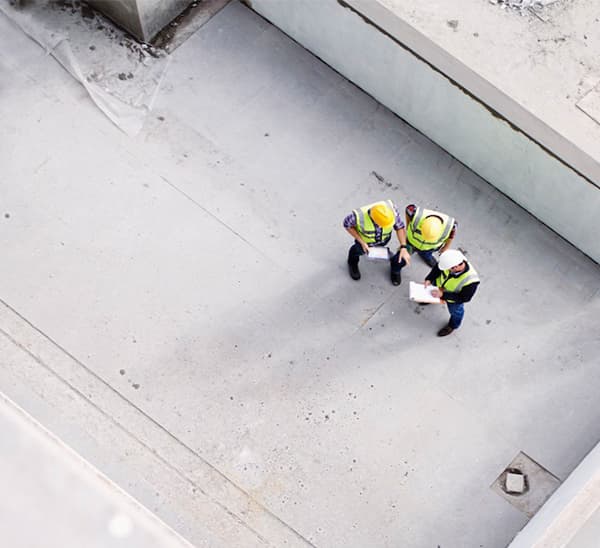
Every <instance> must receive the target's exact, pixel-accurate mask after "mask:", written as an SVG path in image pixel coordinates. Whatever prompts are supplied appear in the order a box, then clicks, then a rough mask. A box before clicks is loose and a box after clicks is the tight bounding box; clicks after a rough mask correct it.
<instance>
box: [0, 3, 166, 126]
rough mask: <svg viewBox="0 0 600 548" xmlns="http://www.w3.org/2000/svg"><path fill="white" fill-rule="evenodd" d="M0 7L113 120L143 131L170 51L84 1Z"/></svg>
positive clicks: (5, 5)
mask: <svg viewBox="0 0 600 548" xmlns="http://www.w3.org/2000/svg"><path fill="white" fill-rule="evenodd" d="M0 10H1V11H3V12H4V14H5V15H6V16H7V17H8V18H9V19H11V20H13V21H14V22H15V23H16V24H17V25H18V26H20V27H21V28H22V30H23V31H24V32H25V33H26V34H28V35H29V36H30V37H31V38H32V39H33V40H35V41H36V42H38V43H39V44H40V45H41V46H43V47H44V48H45V49H46V51H47V52H48V53H50V54H51V55H53V56H54V57H55V58H56V59H57V60H58V61H59V63H61V64H62V65H63V66H64V67H65V68H66V69H67V70H68V71H69V72H70V73H71V75H72V76H73V77H75V78H76V79H77V80H79V81H80V82H81V83H82V85H83V86H84V87H85V88H86V90H87V91H88V92H89V94H90V97H91V98H92V100H93V101H94V102H95V103H96V105H97V106H98V107H99V108H100V109H101V110H102V111H103V112H104V113H105V114H106V115H107V116H108V117H109V118H110V119H111V121H112V122H114V123H115V124H116V125H117V126H118V127H119V128H120V129H122V130H123V131H124V132H125V133H127V134H129V135H135V134H136V133H137V132H139V130H140V129H141V127H142V125H143V123H144V120H145V117H146V115H147V113H148V111H149V110H150V109H151V108H152V103H153V101H154V97H155V94H156V92H157V89H158V86H159V84H160V82H161V80H162V77H163V74H164V72H165V70H166V67H167V65H168V57H167V54H166V52H164V51H163V50H161V49H159V48H156V47H154V46H152V45H150V44H145V43H141V42H139V41H137V40H136V39H135V38H134V37H132V36H131V35H129V34H128V33H127V32H126V31H124V30H122V29H121V28H119V27H118V26H116V25H115V24H114V23H113V22H112V21H110V20H109V19H107V18H106V17H104V16H103V15H102V14H100V13H99V12H97V11H95V10H94V9H93V8H91V7H89V6H88V5H86V4H84V3H82V2H80V1H78V0H74V1H66V0H61V1H60V2H53V1H50V0H31V1H28V2H26V3H20V4H19V5H14V6H12V5H10V4H0Z"/></svg>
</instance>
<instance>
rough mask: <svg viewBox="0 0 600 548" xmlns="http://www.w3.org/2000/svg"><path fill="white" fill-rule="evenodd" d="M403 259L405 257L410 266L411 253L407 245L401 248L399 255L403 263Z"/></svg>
mask: <svg viewBox="0 0 600 548" xmlns="http://www.w3.org/2000/svg"><path fill="white" fill-rule="evenodd" d="M402 259H404V262H405V263H406V266H408V265H409V264H410V253H409V252H408V250H407V249H406V248H405V247H403V248H402V249H400V254H399V255H398V262H399V263H401V262H402Z"/></svg>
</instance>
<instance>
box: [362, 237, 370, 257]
mask: <svg viewBox="0 0 600 548" xmlns="http://www.w3.org/2000/svg"><path fill="white" fill-rule="evenodd" d="M360 247H362V250H363V251H364V252H365V253H366V254H367V255H368V254H369V246H368V245H367V244H366V243H365V242H363V241H362V240H360Z"/></svg>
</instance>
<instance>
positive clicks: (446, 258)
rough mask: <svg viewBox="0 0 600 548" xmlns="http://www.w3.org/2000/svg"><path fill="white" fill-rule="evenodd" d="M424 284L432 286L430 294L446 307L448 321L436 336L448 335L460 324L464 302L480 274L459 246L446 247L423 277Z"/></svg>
mask: <svg viewBox="0 0 600 548" xmlns="http://www.w3.org/2000/svg"><path fill="white" fill-rule="evenodd" d="M424 284H425V286H428V285H434V286H435V287H436V288H435V289H433V290H432V291H431V295H432V296H433V297H439V298H440V299H441V302H442V303H445V304H446V305H447V306H448V312H450V320H449V321H448V324H447V325H445V326H444V327H442V328H441V329H440V330H439V331H438V333H437V334H438V337H445V336H446V335H450V333H452V332H453V331H454V330H455V329H458V328H459V327H460V324H461V323H462V320H463V317H464V315H465V308H464V304H465V303H467V302H469V301H470V300H471V299H472V298H473V295H475V291H477V288H478V287H479V274H477V271H476V270H475V268H474V267H473V265H471V263H470V262H469V261H467V258H466V257H465V256H464V255H463V253H462V252H461V251H459V250H458V249H448V250H447V251H444V252H443V253H441V254H440V260H439V262H438V263H437V265H436V266H434V267H433V268H432V269H431V272H430V273H429V274H428V275H427V276H426V277H425V282H424Z"/></svg>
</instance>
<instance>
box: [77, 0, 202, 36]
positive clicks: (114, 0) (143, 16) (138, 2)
mask: <svg viewBox="0 0 600 548" xmlns="http://www.w3.org/2000/svg"><path fill="white" fill-rule="evenodd" d="M88 4H90V5H91V6H93V7H94V8H96V9H97V10H98V11H101V12H102V13H103V14H104V15H106V16H107V17H109V18H110V19H112V20H113V21H114V22H115V23H117V24H118V25H120V26H122V27H123V28H125V29H127V30H128V31H129V32H131V34H133V35H134V36H135V37H136V38H138V39H140V40H142V41H143V42H149V41H150V40H152V38H154V37H155V36H156V34H157V33H158V32H159V31H160V30H161V29H162V28H164V27H165V26H166V25H168V24H169V23H170V22H171V21H172V20H173V19H174V18H175V17H177V16H178V15H179V14H180V13H181V12H182V11H183V10H184V9H185V8H186V7H187V6H188V5H189V4H191V2H190V0H89V1H88Z"/></svg>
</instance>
